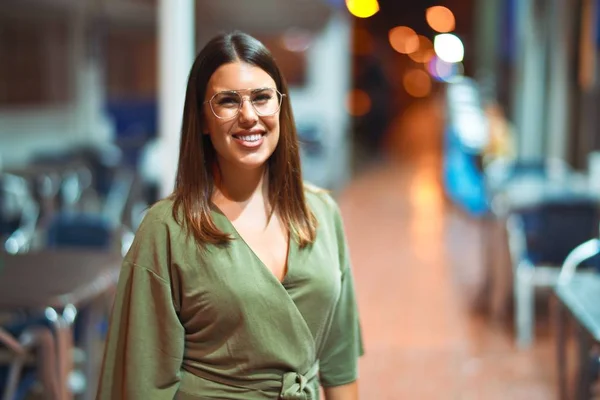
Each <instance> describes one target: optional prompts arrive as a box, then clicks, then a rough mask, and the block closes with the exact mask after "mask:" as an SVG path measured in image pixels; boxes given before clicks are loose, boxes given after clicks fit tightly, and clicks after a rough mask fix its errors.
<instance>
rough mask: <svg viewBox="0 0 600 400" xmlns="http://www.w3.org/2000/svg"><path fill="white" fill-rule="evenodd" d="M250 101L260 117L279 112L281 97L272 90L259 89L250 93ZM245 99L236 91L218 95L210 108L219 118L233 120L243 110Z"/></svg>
mask: <svg viewBox="0 0 600 400" xmlns="http://www.w3.org/2000/svg"><path fill="white" fill-rule="evenodd" d="M248 97H249V100H250V103H251V104H252V106H253V107H254V110H255V111H256V113H257V114H259V115H263V116H265V115H273V114H275V113H276V112H277V111H279V107H280V106H281V96H280V95H279V92H277V91H276V90H275V89H272V88H266V89H257V90H254V91H252V92H251V93H250V96H248ZM242 103H243V97H242V96H241V95H240V94H239V93H238V92H235V91H229V92H221V93H217V94H216V95H215V96H214V97H213V98H212V100H211V102H210V106H211V108H212V110H213V112H214V113H215V115H216V116H217V117H219V118H233V117H235V116H236V115H237V114H238V113H239V111H240V109H241V108H242Z"/></svg>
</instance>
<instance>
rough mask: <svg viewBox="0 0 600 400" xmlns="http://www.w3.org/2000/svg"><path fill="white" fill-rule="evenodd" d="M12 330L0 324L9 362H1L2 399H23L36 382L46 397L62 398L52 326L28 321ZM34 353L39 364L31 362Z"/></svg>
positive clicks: (2, 342)
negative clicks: (40, 385) (58, 382)
mask: <svg viewBox="0 0 600 400" xmlns="http://www.w3.org/2000/svg"><path fill="white" fill-rule="evenodd" d="M19 325H21V326H20V327H19V328H17V329H16V330H15V329H13V332H10V331H9V330H6V329H4V328H2V327H0V344H2V345H3V346H4V347H5V350H6V351H7V353H8V354H7V356H6V361H7V362H8V364H7V365H3V366H0V387H3V388H4V389H3V391H2V393H3V395H2V400H24V399H26V398H27V395H28V394H29V393H30V392H31V391H32V389H33V387H34V386H35V384H36V383H37V382H40V383H41V384H42V386H43V389H44V398H46V399H51V400H52V399H56V400H58V399H59V397H60V396H59V394H58V386H57V379H58V376H57V375H56V368H57V364H56V363H57V357H56V344H55V341H54V335H53V333H52V331H51V329H50V327H49V326H47V325H43V324H36V323H32V322H31V321H28V322H27V323H26V324H19ZM32 357H35V361H36V363H35V364H36V367H34V368H32V367H30V366H29V364H30V362H29V359H30V358H32Z"/></svg>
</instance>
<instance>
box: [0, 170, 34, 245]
mask: <svg viewBox="0 0 600 400" xmlns="http://www.w3.org/2000/svg"><path fill="white" fill-rule="evenodd" d="M38 217H39V206H38V205H37V203H36V202H35V201H34V200H33V198H32V196H31V194H30V191H29V186H28V184H27V181H26V180H25V179H23V178H21V177H18V176H15V175H11V174H0V238H2V239H3V240H2V247H3V249H4V250H5V251H7V252H9V253H11V254H16V253H20V252H23V251H28V250H29V248H30V247H31V245H32V243H33V240H34V238H35V233H36V227H37V221H38Z"/></svg>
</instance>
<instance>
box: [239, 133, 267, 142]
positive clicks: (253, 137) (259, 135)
mask: <svg viewBox="0 0 600 400" xmlns="http://www.w3.org/2000/svg"><path fill="white" fill-rule="evenodd" d="M263 136H264V133H253V134H250V135H233V137H234V138H236V139H239V140H243V141H244V142H250V143H252V142H258V141H259V140H260V139H262V137H263Z"/></svg>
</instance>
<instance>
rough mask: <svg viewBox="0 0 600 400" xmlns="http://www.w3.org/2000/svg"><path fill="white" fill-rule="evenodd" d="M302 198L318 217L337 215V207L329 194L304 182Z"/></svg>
mask: <svg viewBox="0 0 600 400" xmlns="http://www.w3.org/2000/svg"><path fill="white" fill-rule="evenodd" d="M304 196H305V198H306V202H307V203H308V205H309V207H310V208H311V209H312V210H313V212H315V213H316V214H317V217H318V215H319V214H320V215H323V214H328V215H331V214H334V215H337V214H339V207H338V204H337V202H336V201H335V199H334V198H333V196H332V194H331V192H330V191H329V190H327V189H323V188H321V187H318V186H316V185H313V184H312V183H310V182H304Z"/></svg>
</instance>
